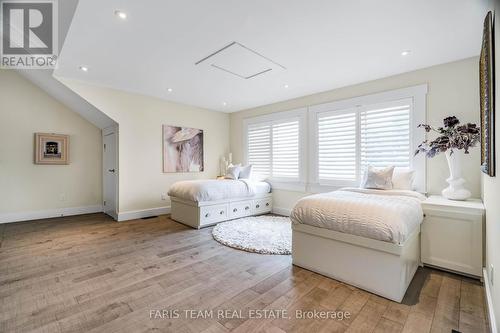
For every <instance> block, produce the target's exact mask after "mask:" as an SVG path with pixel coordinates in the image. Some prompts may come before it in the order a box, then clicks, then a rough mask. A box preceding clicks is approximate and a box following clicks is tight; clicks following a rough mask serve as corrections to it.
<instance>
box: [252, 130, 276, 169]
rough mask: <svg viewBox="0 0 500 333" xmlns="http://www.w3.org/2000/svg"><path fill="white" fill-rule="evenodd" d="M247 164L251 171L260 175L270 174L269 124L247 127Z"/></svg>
mask: <svg viewBox="0 0 500 333" xmlns="http://www.w3.org/2000/svg"><path fill="white" fill-rule="evenodd" d="M247 145H248V146H247V154H248V157H247V159H248V164H251V165H252V172H254V173H255V174H258V175H260V176H262V177H268V176H270V175H271V125H268V124H256V125H251V126H249V127H248V139H247Z"/></svg>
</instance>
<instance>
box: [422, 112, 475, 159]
mask: <svg viewBox="0 0 500 333" xmlns="http://www.w3.org/2000/svg"><path fill="white" fill-rule="evenodd" d="M443 124H444V126H443V127H438V128H434V127H432V126H430V125H426V124H420V125H418V127H423V128H424V129H425V131H426V132H427V133H429V132H430V131H433V132H436V133H438V134H439V136H438V137H437V138H436V139H434V140H432V141H430V142H429V140H425V141H424V142H422V143H421V144H420V145H418V147H417V150H416V151H415V155H417V154H418V153H425V156H427V157H430V158H432V157H434V156H436V155H437V154H439V153H444V152H446V151H448V150H451V151H450V154H452V153H453V149H459V150H460V149H463V150H464V153H465V154H468V153H469V149H470V148H472V147H474V146H475V145H476V144H477V143H478V142H479V140H480V139H481V135H480V130H479V128H478V127H477V125H476V124H471V123H467V124H465V125H460V120H458V119H457V117H454V116H452V117H447V118H444V119H443Z"/></svg>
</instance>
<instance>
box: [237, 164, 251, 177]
mask: <svg viewBox="0 0 500 333" xmlns="http://www.w3.org/2000/svg"><path fill="white" fill-rule="evenodd" d="M251 177H252V165H251V164H249V165H247V166H243V167H241V170H240V175H239V177H238V178H239V179H250V178H251Z"/></svg>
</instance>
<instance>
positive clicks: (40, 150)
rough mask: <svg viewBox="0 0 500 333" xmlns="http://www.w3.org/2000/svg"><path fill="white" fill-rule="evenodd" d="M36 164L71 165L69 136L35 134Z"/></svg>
mask: <svg viewBox="0 0 500 333" xmlns="http://www.w3.org/2000/svg"><path fill="white" fill-rule="evenodd" d="M35 164H49V165H58V164H60V165H65V164H69V135H65V134H55V133H35Z"/></svg>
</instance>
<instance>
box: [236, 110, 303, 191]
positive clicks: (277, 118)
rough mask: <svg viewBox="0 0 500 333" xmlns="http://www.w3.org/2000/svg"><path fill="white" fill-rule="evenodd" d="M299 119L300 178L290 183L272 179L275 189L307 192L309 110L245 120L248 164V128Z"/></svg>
mask: <svg viewBox="0 0 500 333" xmlns="http://www.w3.org/2000/svg"><path fill="white" fill-rule="evenodd" d="M294 118H298V119H299V178H298V180H296V181H295V180H294V181H290V180H288V179H284V178H273V177H270V178H269V179H268V181H269V182H270V183H271V185H272V187H273V188H274V189H279V190H280V189H282V190H289V191H305V190H306V182H307V160H308V158H307V150H306V147H307V141H308V138H307V108H299V109H293V110H289V111H282V112H276V113H271V114H267V115H263V116H257V117H252V118H245V119H243V133H242V134H243V147H244V148H243V162H244V164H248V137H247V136H248V127H249V126H250V125H255V124H260V123H262V124H271V125H272V124H273V123H278V122H279V123H280V122H283V121H284V120H287V119H294Z"/></svg>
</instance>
